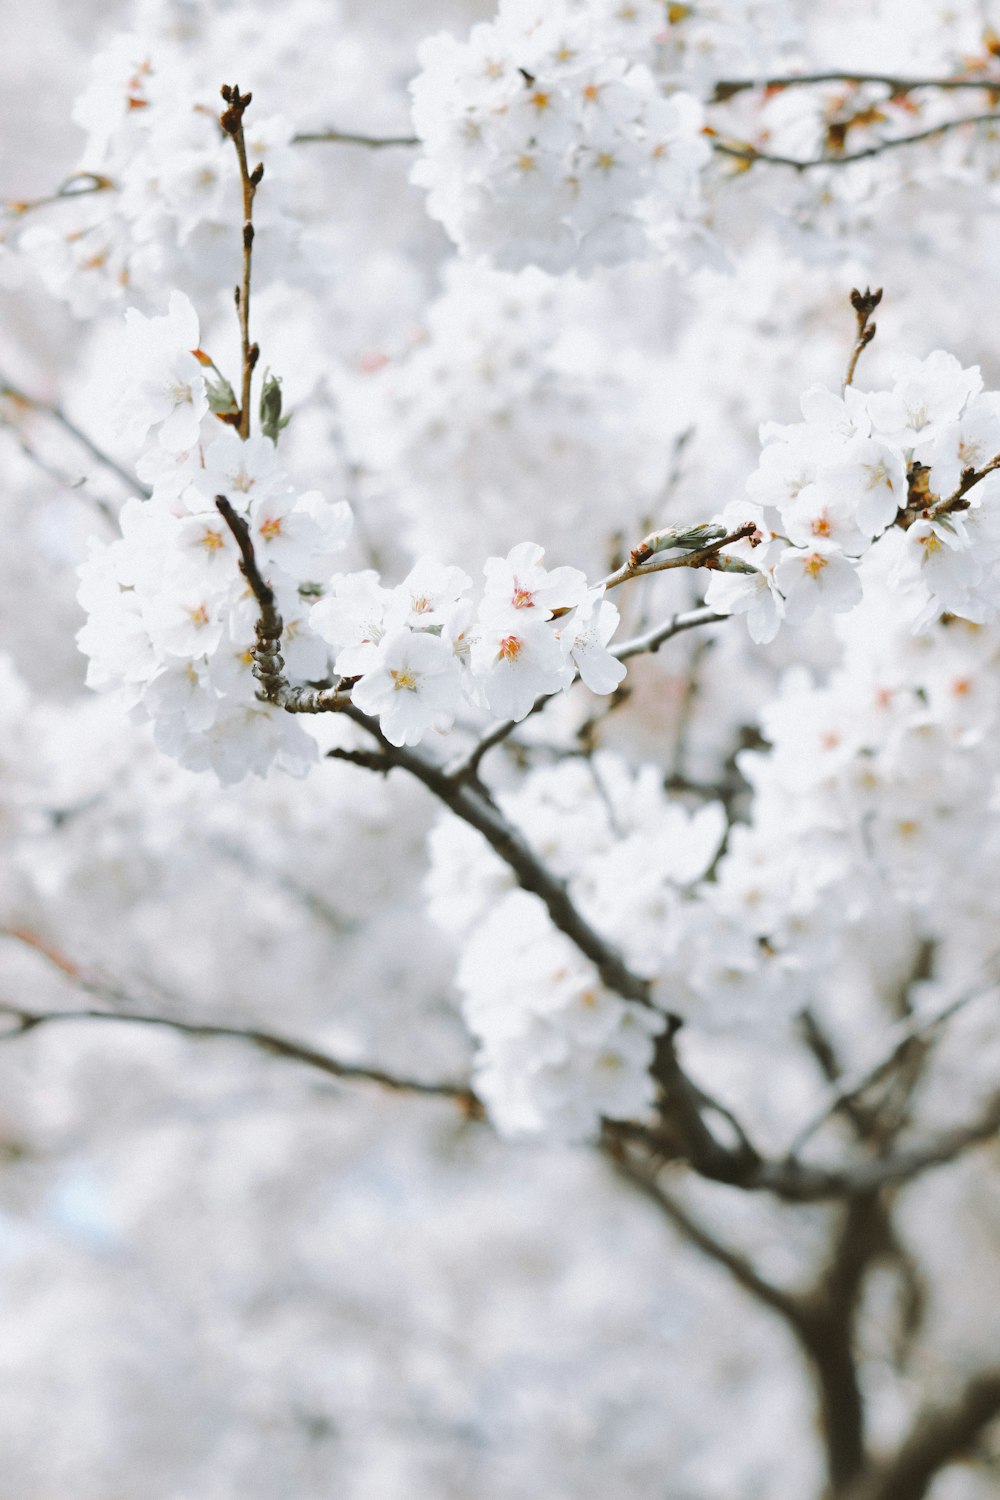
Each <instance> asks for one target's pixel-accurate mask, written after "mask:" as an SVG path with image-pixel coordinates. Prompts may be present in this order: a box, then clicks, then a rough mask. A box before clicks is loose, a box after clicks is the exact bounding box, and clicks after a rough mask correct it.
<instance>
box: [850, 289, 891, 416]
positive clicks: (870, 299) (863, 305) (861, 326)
mask: <svg viewBox="0 0 1000 1500" xmlns="http://www.w3.org/2000/svg"><path fill="white" fill-rule="evenodd" d="M881 301H882V288H881V287H879V288H878V289H877V290H876V291H874V292H873V291H872V290H871V288H870V287H866V288H865V290H864V291H863V292H859V291H858V289H857V287H855V288H854V290H853V291H852V292H851V306H852V307H853V308H854V314H855V317H856V318H857V320H858V335H857V338H856V340H855V343H854V348H853V349H852V350H851V358H850V363H849V364H848V366H847V373H846V375H845V376H844V381H843V385H842V386H841V391H842V392H843V391H846V390H847V387H848V386H849V385H850V384H851V382H852V381H853V379H854V372H855V370H856V369H857V368H858V360H859V359H860V358H861V355H862V352H863V350H865V349H867V348H868V345H869V344H870V343H871V341H872V339H873V338H874V337H875V334H876V332H877V329H878V325H877V324H876V323H872V322H870V321H869V320H870V318H871V315H872V313H873V312H874V311H875V309H876V307H878V305H879V303H880V302H881Z"/></svg>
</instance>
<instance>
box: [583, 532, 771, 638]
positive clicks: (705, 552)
mask: <svg viewBox="0 0 1000 1500" xmlns="http://www.w3.org/2000/svg"><path fill="white" fill-rule="evenodd" d="M719 529H720V530H721V527H720V528H719ZM756 531H757V527H756V526H755V524H754V522H753V521H747V522H745V524H744V525H742V526H738V527H737V528H736V529H735V530H734V531H730V532H729V533H728V534H727V535H726V536H722V537H718V538H717V539H716V540H714V541H712V542H710V543H709V544H708V546H706V547H698V548H695V549H694V550H693V551H685V552H683V553H682V554H681V556H680V557H665V558H658V557H656V556H655V552H654V547H653V545H651V543H652V538H647V539H646V540H645V541H643V542H640V543H639V545H638V547H633V549H632V551H631V552H630V553H629V555H628V558H627V559H626V561H625V562H623V563H622V565H621V567H620V568H616V569H615V571H614V572H613V573H609V574H608V575H607V577H606V578H602V579H601V581H600V583H599V584H598V585H597V587H598V588H602V587H603V588H605V589H614V588H617V587H618V585H619V584H621V583H628V582H629V580H630V579H632V578H645V577H646V576H647V575H648V574H650V573H663V572H666V571H667V569H669V568H704V567H711V566H712V565H713V563H715V561H716V559H717V557H718V554H719V553H720V552H721V551H722V549H723V547H728V546H730V545H731V543H733V542H740V541H743V540H744V538H752V537H753V536H754V534H755V533H756ZM664 639H666V637H664Z"/></svg>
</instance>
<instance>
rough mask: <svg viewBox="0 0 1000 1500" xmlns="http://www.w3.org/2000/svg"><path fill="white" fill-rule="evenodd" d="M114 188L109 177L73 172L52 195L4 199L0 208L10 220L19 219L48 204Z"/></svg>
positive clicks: (106, 191) (88, 195)
mask: <svg viewBox="0 0 1000 1500" xmlns="http://www.w3.org/2000/svg"><path fill="white" fill-rule="evenodd" d="M115 187H116V185H115V183H113V182H112V181H111V178H110V177H102V176H101V175H100V174H99V173H97V172H74V173H73V175H72V177H67V178H66V181H65V182H63V183H61V184H60V185H59V187H57V188H56V190H55V192H53V193H46V194H45V195H44V196H43V197H41V198H5V199H3V201H2V205H0V206H2V208H3V211H4V213H6V214H8V215H9V216H10V217H11V218H13V219H19V218H20V217H21V216H22V214H27V213H31V211H32V210H33V209H36V208H46V207H47V206H48V205H49V204H50V203H64V202H65V201H66V199H67V198H87V197H90V196H91V195H92V194H94V193H109V192H114V191H115Z"/></svg>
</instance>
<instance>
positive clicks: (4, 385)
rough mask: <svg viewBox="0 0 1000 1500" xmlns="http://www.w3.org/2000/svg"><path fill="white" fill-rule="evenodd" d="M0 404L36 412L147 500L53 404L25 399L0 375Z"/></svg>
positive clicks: (140, 486)
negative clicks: (12, 405) (4, 401)
mask: <svg viewBox="0 0 1000 1500" xmlns="http://www.w3.org/2000/svg"><path fill="white" fill-rule="evenodd" d="M0 400H8V401H11V402H12V403H13V404H14V405H15V406H19V407H22V408H25V409H26V410H28V411H33V412H40V413H41V414H42V415H44V416H46V417H49V418H50V419H51V420H52V421H53V422H55V423H56V425H57V426H59V427H61V428H62V430H63V431H64V432H65V433H66V434H67V435H68V436H69V437H71V438H72V439H73V440H74V442H77V443H79V444H80V446H81V448H84V449H85V450H86V451H87V452H88V453H89V454H90V456H91V458H94V459H96V460H97V462H98V463H99V464H101V465H102V466H103V467H104V468H105V469H107V470H109V472H110V473H112V474H114V475H115V476H116V478H118V479H120V480H121V481H122V483H123V484H124V485H125V486H126V487H127V488H128V489H129V490H131V491H132V493H133V494H137V495H143V496H145V497H146V498H148V497H149V495H150V491H149V489H147V487H146V486H145V485H144V484H142V483H141V482H140V481H139V480H138V479H137V478H136V476H135V475H134V474H131V473H130V472H129V470H128V469H126V468H123V466H122V465H121V464H120V463H119V462H118V460H117V459H114V458H112V457H111V455H110V454H109V453H105V452H104V449H103V448H100V447H99V446H98V445H97V443H95V442H94V439H93V438H92V437H89V436H88V435H87V433H85V432H84V431H83V430H82V428H80V427H78V426H77V425H76V423H75V422H73V421H71V420H70V418H69V417H68V416H67V415H66V413H65V412H64V411H63V409H62V407H61V406H57V405H56V404H55V403H54V402H46V401H39V400H37V399H36V398H35V397H34V396H29V395H28V394H27V392H26V391H23V390H22V389H21V387H20V386H17V385H15V384H14V382H13V381H12V380H8V379H7V377H6V376H5V375H3V374H2V373H0ZM9 426H10V427H11V428H12V429H13V430H14V431H17V430H18V429H17V426H16V423H14V422H13V421H11V422H9ZM29 452H30V450H29ZM98 503H99V504H100V503H101V502H98ZM102 508H103V506H102Z"/></svg>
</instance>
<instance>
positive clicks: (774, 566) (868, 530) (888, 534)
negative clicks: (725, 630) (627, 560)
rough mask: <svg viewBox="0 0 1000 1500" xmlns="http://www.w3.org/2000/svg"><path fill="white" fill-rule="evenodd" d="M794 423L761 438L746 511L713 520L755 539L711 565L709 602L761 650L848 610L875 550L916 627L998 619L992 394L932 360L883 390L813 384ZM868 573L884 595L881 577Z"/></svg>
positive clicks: (999, 554) (999, 553) (997, 420)
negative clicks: (750, 531) (742, 622)
mask: <svg viewBox="0 0 1000 1500" xmlns="http://www.w3.org/2000/svg"><path fill="white" fill-rule="evenodd" d="M802 415H803V417H804V419H805V420H804V421H802V422H799V423H795V424H793V425H791V426H781V425H780V424H778V423H766V424H765V425H764V427H763V428H762V429H761V440H762V443H763V451H762V454H761V459H760V464H759V466H758V468H757V470H756V472H755V473H754V474H753V475H751V477H750V479H749V481H748V483H747V491H748V493H749V495H750V496H751V501H752V502H753V504H752V505H751V506H749V507H748V506H747V505H746V504H742V505H741V504H734V505H732V506H730V507H728V508H727V510H726V511H725V512H724V513H723V518H722V519H723V521H727V520H728V521H735V520H737V518H742V519H743V520H746V519H748V517H749V518H751V519H755V520H756V521H757V523H758V530H759V538H758V537H755V538H751V541H750V542H747V543H740V544H738V545H737V546H735V547H734V548H733V549H732V554H733V560H723V561H721V562H720V568H721V569H723V570H724V571H720V572H718V573H716V574H715V576H713V578H712V580H711V582H710V584H709V587H708V594H707V598H708V602H709V603H710V604H711V605H712V606H713V607H714V608H716V609H718V610H720V611H721V612H722V613H725V614H743V613H745V614H746V615H747V622H748V626H749V629H750V634H751V635H752V637H753V639H754V640H755V641H759V642H766V641H769V640H772V639H773V638H774V636H775V634H776V633H777V631H778V629H779V626H780V625H781V622H782V621H783V620H786V621H788V622H789V623H790V624H798V623H800V622H802V621H803V620H805V619H807V618H808V617H809V616H810V615H812V614H813V613H814V611H816V610H829V611H831V612H833V613H842V612H844V611H846V610H851V609H853V608H854V606H855V605H856V604H857V603H858V602H859V601H860V599H861V597H862V592H863V585H864V580H865V578H866V576H868V574H866V569H865V568H864V567H863V566H862V565H861V563H862V559H863V557H864V556H865V555H866V554H868V553H869V552H871V551H878V552H879V553H880V555H881V556H882V557H885V556H890V557H891V558H892V559H893V564H894V566H893V569H892V571H891V573H890V575H889V586H890V587H893V588H895V589H898V590H901V591H903V592H905V593H906V595H907V597H908V599H909V601H910V607H911V618H912V621H913V625H914V628H915V629H917V628H920V627H921V626H922V625H925V624H927V623H929V622H930V621H932V620H934V619H936V618H937V617H938V616H939V615H941V614H942V613H949V614H956V615H961V616H962V617H963V618H965V619H969V620H977V621H984V620H987V619H992V618H994V617H995V615H996V612H997V608H998V592H997V586H996V578H997V572H998V569H1000V500H998V489H1000V481H998V479H997V477H996V474H995V473H993V472H986V471H988V470H989V468H990V465H991V464H992V462H993V460H994V459H996V458H997V457H998V455H1000V394H998V393H996V392H984V391H983V382H982V379H981V376H980V373H979V370H978V368H973V369H963V368H962V366H961V365H960V364H959V363H958V361H957V360H956V359H954V358H953V357H952V356H951V355H950V354H945V353H943V352H942V351H940V350H938V351H937V352H936V353H934V354H931V355H930V356H929V357H928V358H927V359H925V360H918V359H904V360H901V361H899V362H898V363H897V368H896V378H895V381H894V384H893V386H892V388H891V389H890V390H882V391H874V392H870V393H869V394H867V395H863V394H862V393H861V392H860V391H857V390H855V389H854V388H853V387H850V386H849V387H848V388H847V389H846V390H845V391H844V393H843V395H842V396H837V395H834V394H833V392H831V391H828V390H824V389H822V388H820V387H816V388H814V389H812V390H810V391H807V392H806V394H805V395H804V396H803V397H802ZM973 480H974V482H973ZM966 491H967V493H966ZM760 538H762V539H763V540H762V541H761V540H760ZM751 543H756V545H751ZM725 570H728V571H725ZM871 576H877V577H878V578H879V586H880V587H882V586H884V575H883V573H882V572H881V570H879V571H878V573H877V574H872V575H871Z"/></svg>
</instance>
